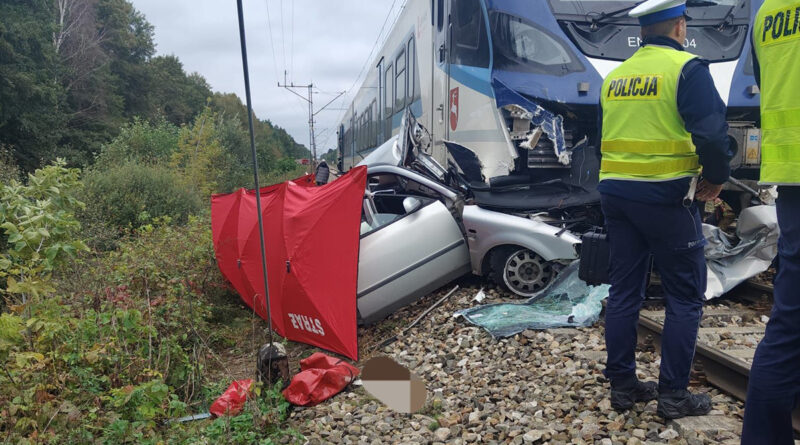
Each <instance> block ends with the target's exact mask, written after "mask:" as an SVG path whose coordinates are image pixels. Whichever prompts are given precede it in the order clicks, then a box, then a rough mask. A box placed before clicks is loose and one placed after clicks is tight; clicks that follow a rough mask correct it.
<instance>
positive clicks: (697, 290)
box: [601, 194, 706, 391]
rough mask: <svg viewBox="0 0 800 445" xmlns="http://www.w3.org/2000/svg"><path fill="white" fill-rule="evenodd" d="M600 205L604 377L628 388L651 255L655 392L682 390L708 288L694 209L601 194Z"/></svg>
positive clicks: (702, 242)
mask: <svg viewBox="0 0 800 445" xmlns="http://www.w3.org/2000/svg"><path fill="white" fill-rule="evenodd" d="M601 204H602V208H603V214H604V215H605V221H606V229H607V231H608V238H609V244H610V248H611V262H610V266H609V279H610V281H611V290H610V291H609V295H608V302H607V304H606V350H607V352H608V361H607V364H606V370H605V375H606V377H608V378H609V379H610V380H611V385H612V386H627V384H629V383H630V381H631V380H632V379H633V378H635V375H636V374H635V373H636V359H635V355H634V354H635V349H636V327H637V325H638V321H639V309H640V308H641V306H642V301H643V300H644V291H645V285H646V279H647V272H648V268H649V258H650V255H651V254H653V256H654V258H655V265H656V268H657V269H658V272H659V274H660V275H661V283H662V287H663V289H664V296H665V305H666V320H665V322H664V333H663V335H662V337H661V338H662V343H661V370H660V376H659V390H661V391H664V390H679V389H686V387H687V386H688V384H689V372H690V371H691V366H692V359H693V358H694V348H695V344H696V342H697V329H698V326H699V324H700V317H701V315H702V314H703V301H704V297H703V294H704V293H705V290H706V263H705V257H704V255H703V246H704V245H705V243H706V242H705V238H704V237H703V230H702V224H701V220H700V214H699V212H698V211H697V207H696V206H692V207H691V208H686V207H683V206H682V205H680V204H679V203H675V204H674V205H666V204H664V205H659V204H645V203H639V202H634V201H629V200H626V199H624V198H620V197H617V196H613V195H606V194H603V195H601Z"/></svg>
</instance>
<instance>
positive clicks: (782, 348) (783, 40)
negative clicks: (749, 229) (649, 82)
mask: <svg viewBox="0 0 800 445" xmlns="http://www.w3.org/2000/svg"><path fill="white" fill-rule="evenodd" d="M751 42H752V44H753V59H754V61H753V68H754V71H755V77H756V82H758V84H759V87H760V88H761V136H762V138H761V183H762V184H777V185H778V202H777V211H778V225H779V226H780V231H781V235H780V238H779V239H778V258H777V265H778V268H777V269H778V273H777V275H776V276H775V293H774V301H773V305H772V313H771V314H770V319H769V322H768V323H767V330H766V333H765V335H764V338H763V339H762V340H761V343H759V345H758V349H756V355H755V357H754V359H753V366H752V367H751V370H750V381H749V387H748V389H747V401H746V402H745V407H744V408H745V409H744V425H743V427H742V444H746V445H749V444H759V445H760V444H787V445H789V444H793V443H795V442H794V439H793V438H792V409H793V408H796V407H797V406H798V404H799V403H800V187H798V186H800V0H766V1H765V2H764V4H762V5H761V8H760V9H759V10H758V14H756V18H755V20H754V21H753V34H752V35H751Z"/></svg>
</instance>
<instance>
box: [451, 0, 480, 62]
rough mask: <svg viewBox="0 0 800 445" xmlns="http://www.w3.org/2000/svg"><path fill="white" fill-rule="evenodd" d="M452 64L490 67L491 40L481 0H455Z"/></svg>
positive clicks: (452, 21) (453, 9)
mask: <svg viewBox="0 0 800 445" xmlns="http://www.w3.org/2000/svg"><path fill="white" fill-rule="evenodd" d="M450 21H451V25H452V27H453V43H452V45H451V50H450V63H454V64H457V65H469V66H477V67H483V68H488V67H489V38H488V34H487V31H486V21H485V20H484V16H483V8H481V4H480V0H453V3H452V14H451V15H450Z"/></svg>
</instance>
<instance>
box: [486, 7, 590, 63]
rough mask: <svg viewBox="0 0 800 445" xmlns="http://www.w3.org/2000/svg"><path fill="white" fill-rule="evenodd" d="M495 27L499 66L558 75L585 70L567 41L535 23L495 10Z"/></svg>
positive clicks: (493, 17)
mask: <svg viewBox="0 0 800 445" xmlns="http://www.w3.org/2000/svg"><path fill="white" fill-rule="evenodd" d="M491 27H492V42H493V44H494V64H495V68H499V69H505V70H512V71H524V72H532V73H538V74H550V75H557V76H559V75H564V74H567V73H570V72H576V71H583V70H584V67H583V65H582V64H581V63H580V62H579V61H578V59H577V57H575V56H574V55H573V54H572V52H571V51H570V50H569V48H568V47H567V45H566V43H565V42H562V41H561V40H560V39H559V38H558V37H557V36H555V35H553V34H550V33H549V32H548V31H546V30H544V29H542V28H540V27H539V26H537V25H535V24H533V23H530V22H528V21H526V20H523V19H521V18H519V17H514V16H512V15H509V14H505V13H501V12H493V13H492V18H491Z"/></svg>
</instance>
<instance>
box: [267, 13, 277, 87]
mask: <svg viewBox="0 0 800 445" xmlns="http://www.w3.org/2000/svg"><path fill="white" fill-rule="evenodd" d="M264 3H265V4H266V5H267V28H268V29H269V45H270V46H271V47H272V69H273V70H275V82H277V81H278V59H277V57H275V39H273V38H272V19H271V18H270V16H269V0H265V1H264Z"/></svg>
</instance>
